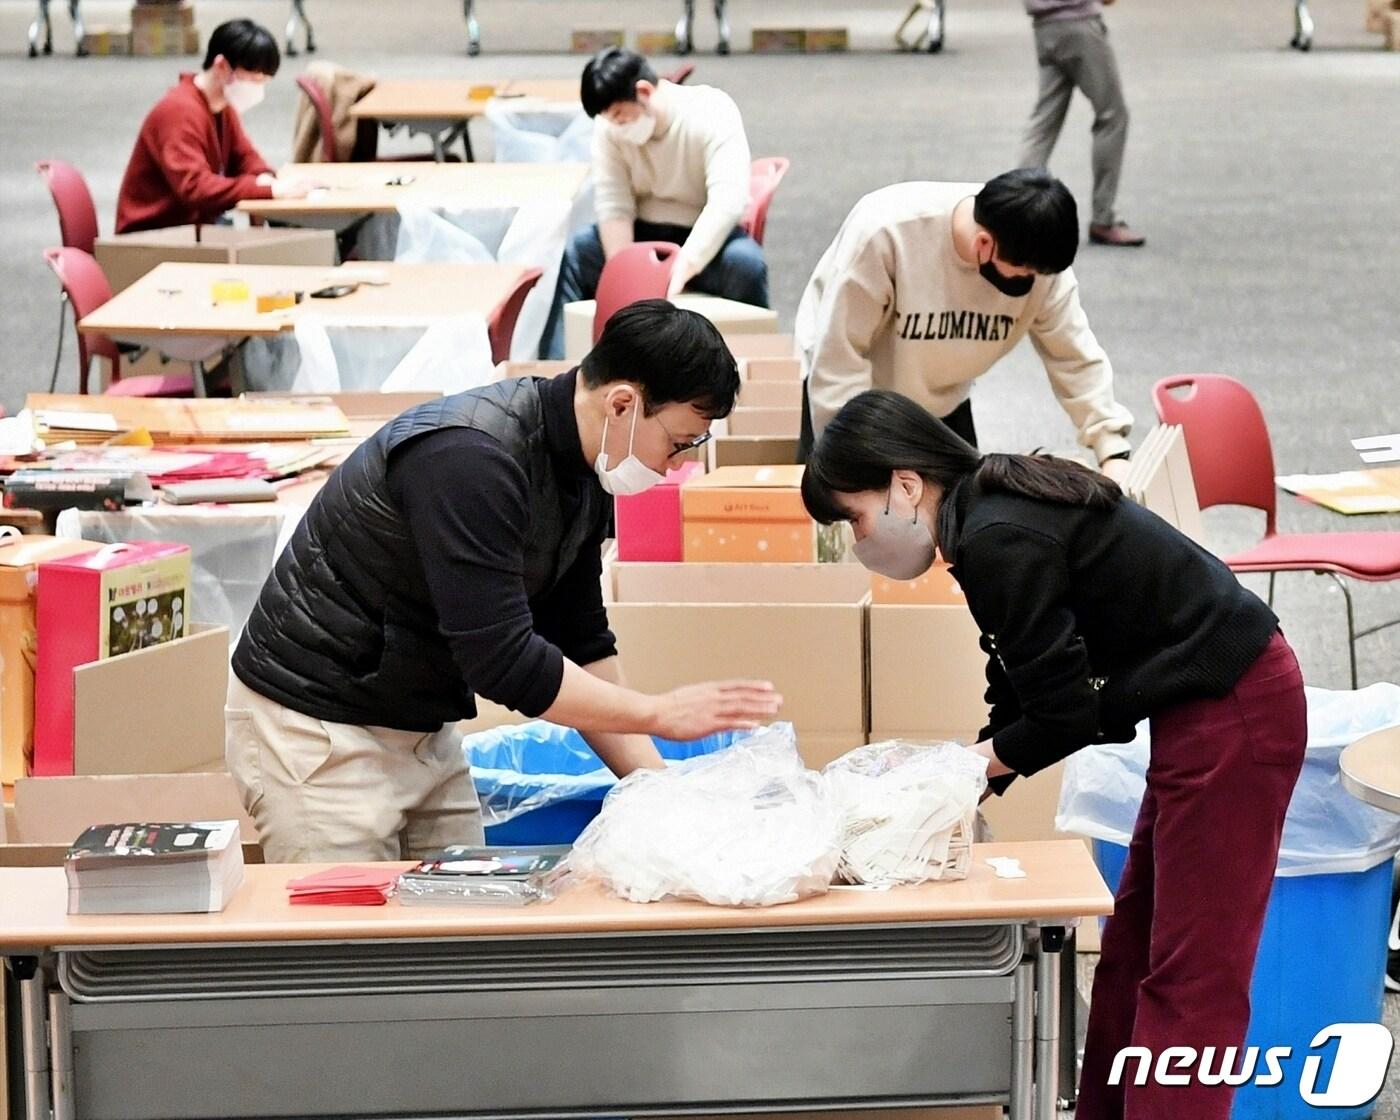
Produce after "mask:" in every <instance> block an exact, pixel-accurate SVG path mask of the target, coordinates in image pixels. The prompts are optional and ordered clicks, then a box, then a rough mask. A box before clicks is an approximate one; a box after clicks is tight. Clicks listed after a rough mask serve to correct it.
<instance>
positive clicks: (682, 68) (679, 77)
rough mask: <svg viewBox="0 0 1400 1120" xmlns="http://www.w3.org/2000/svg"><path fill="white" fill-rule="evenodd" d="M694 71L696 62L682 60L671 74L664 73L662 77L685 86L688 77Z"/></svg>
mask: <svg viewBox="0 0 1400 1120" xmlns="http://www.w3.org/2000/svg"><path fill="white" fill-rule="evenodd" d="M694 73H695V63H693V62H682V63H681V64H680V65H679V66H677V67H676V68H675V69H674V70H672V71H671V72H670V73H669V74H663V75H662V77H664V78H665V79H666V81H668V82H670V83H671V84H672V85H677V86H683V85H685V82H686V79H687V78H689V77H690V76H691V75H692V74H694Z"/></svg>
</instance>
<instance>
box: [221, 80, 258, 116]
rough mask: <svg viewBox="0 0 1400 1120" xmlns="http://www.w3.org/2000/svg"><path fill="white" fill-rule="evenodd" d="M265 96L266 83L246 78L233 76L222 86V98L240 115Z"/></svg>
mask: <svg viewBox="0 0 1400 1120" xmlns="http://www.w3.org/2000/svg"><path fill="white" fill-rule="evenodd" d="M266 96H267V83H266V82H254V81H251V80H249V79H248V78H235V79H234V80H233V81H231V82H229V83H228V85H226V86H224V100H225V101H227V102H228V103H229V104H230V105H232V106H233V109H234V112H236V113H237V114H238V115H239V116H240V117H241V116H242V115H243V114H244V113H246V112H247V111H248V110H249V109H252V108H254V107H256V106H257V105H259V104H261V103H262V99H263V98H264V97H266Z"/></svg>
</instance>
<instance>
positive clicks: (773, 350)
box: [720, 331, 797, 374]
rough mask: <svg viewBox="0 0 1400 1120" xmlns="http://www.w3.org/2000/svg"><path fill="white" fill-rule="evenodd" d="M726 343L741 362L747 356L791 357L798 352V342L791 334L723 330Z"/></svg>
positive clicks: (741, 362) (741, 364)
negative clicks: (742, 332)
mask: <svg viewBox="0 0 1400 1120" xmlns="http://www.w3.org/2000/svg"><path fill="white" fill-rule="evenodd" d="M720 333H721V334H722V335H723V336H724V344H725V345H726V346H728V347H729V352H730V353H731V354H733V355H734V357H735V359H736V360H737V361H738V362H739V363H740V371H739V372H740V373H741V374H742V373H743V368H742V366H743V362H744V360H745V359H746V358H791V357H792V356H793V355H794V354H796V353H797V343H796V342H795V341H794V340H793V337H792V335H790V334H741V333H740V332H738V331H733V332H730V331H721V332H720Z"/></svg>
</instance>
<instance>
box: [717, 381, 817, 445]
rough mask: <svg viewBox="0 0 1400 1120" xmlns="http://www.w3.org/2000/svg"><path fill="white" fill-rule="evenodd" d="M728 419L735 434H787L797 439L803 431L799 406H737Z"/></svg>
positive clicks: (732, 433) (732, 432)
mask: <svg viewBox="0 0 1400 1120" xmlns="http://www.w3.org/2000/svg"><path fill="white" fill-rule="evenodd" d="M774 384H783V382H774ZM727 421H728V428H729V434H730V435H735V436H787V437H788V438H790V439H797V438H798V436H799V435H800V434H801V432H802V411H801V409H797V408H736V409H735V410H734V411H733V412H731V413H730V414H729V416H728V417H727Z"/></svg>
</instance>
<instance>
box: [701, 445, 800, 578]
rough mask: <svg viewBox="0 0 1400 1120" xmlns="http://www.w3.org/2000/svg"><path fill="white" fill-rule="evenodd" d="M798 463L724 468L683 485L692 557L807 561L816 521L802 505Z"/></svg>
mask: <svg viewBox="0 0 1400 1120" xmlns="http://www.w3.org/2000/svg"><path fill="white" fill-rule="evenodd" d="M801 484H802V468H801V467H799V466H764V467H721V468H720V469H719V470H716V471H711V472H710V473H709V474H706V475H701V476H700V477H698V478H692V479H691V480H690V481H689V482H687V483H686V484H685V485H684V486H682V487H681V518H682V521H683V523H684V526H685V550H684V551H685V559H686V561H687V562H692V563H693V562H712V563H761V564H802V563H811V562H813V561H815V560H816V558H817V526H816V522H814V521H813V520H812V519H811V518H810V517H809V516H808V515H807V510H806V507H804V506H803V504H802V492H801V490H800V489H799V488H800V486H801Z"/></svg>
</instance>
